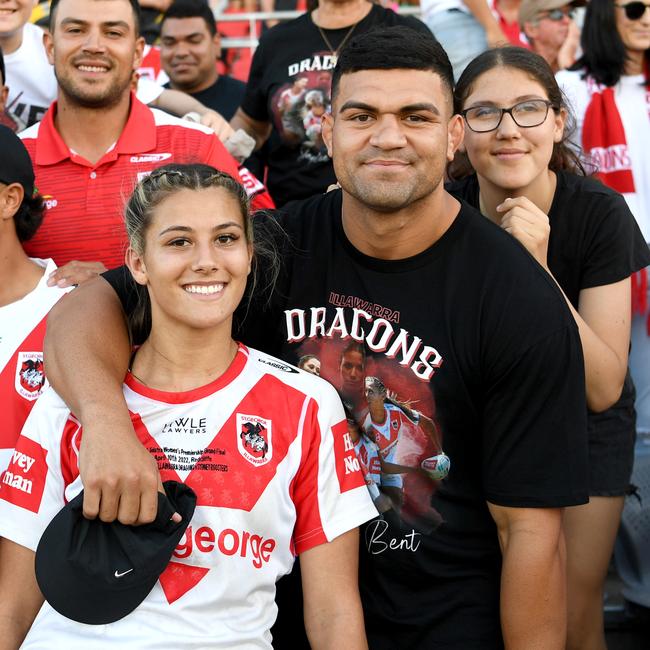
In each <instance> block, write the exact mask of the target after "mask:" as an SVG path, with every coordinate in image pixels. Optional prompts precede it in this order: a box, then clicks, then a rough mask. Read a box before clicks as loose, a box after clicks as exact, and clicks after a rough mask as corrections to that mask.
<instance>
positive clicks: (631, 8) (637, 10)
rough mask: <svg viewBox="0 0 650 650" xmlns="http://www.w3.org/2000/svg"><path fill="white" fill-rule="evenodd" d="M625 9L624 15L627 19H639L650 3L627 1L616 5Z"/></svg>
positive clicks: (649, 6)
mask: <svg viewBox="0 0 650 650" xmlns="http://www.w3.org/2000/svg"><path fill="white" fill-rule="evenodd" d="M616 6H617V7H619V8H620V9H623V11H625V16H626V18H627V19H628V20H639V18H641V16H643V14H644V13H645V10H646V9H648V8H650V4H646V3H645V2H628V3H627V4H624V5H616Z"/></svg>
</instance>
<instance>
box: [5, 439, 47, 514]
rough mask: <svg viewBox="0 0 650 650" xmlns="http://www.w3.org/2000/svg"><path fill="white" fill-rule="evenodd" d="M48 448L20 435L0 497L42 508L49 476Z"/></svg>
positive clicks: (33, 508) (30, 506)
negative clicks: (46, 481)
mask: <svg viewBox="0 0 650 650" xmlns="http://www.w3.org/2000/svg"><path fill="white" fill-rule="evenodd" d="M46 458H47V450H46V449H43V447H41V446H40V445H39V444H38V443H37V442H35V441H34V440H30V439H29V438H26V437H24V436H21V437H20V438H18V442H17V444H16V449H15V450H14V452H13V454H12V456H11V462H10V463H9V467H8V468H7V470H6V471H5V472H4V474H3V475H2V477H1V479H0V498H1V499H4V500H5V501H8V502H9V503H13V504H14V505H16V506H19V507H20V508H25V509H26V510H31V511H32V512H38V510H39V508H40V506H41V499H42V497H43V490H44V488H45V480H46V478H47V461H46Z"/></svg>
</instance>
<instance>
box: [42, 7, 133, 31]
mask: <svg viewBox="0 0 650 650" xmlns="http://www.w3.org/2000/svg"><path fill="white" fill-rule="evenodd" d="M59 2H60V0H52V2H51V4H50V20H49V23H48V29H49V30H50V32H53V31H54V22H55V20H56V15H55V14H56V10H57V7H58V6H59ZM129 4H130V5H131V9H133V17H134V19H135V34H136V36H139V34H140V3H139V2H138V0H129Z"/></svg>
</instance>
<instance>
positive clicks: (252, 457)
mask: <svg viewBox="0 0 650 650" xmlns="http://www.w3.org/2000/svg"><path fill="white" fill-rule="evenodd" d="M237 431H238V435H237V448H238V449H239V453H240V454H241V455H242V456H243V457H244V458H245V459H246V460H247V461H248V462H249V463H251V465H255V466H256V467H259V466H260V465H266V463H268V462H269V461H270V460H271V458H273V439H272V437H271V420H266V419H264V418H261V417H259V416H257V415H243V414H242V413H237Z"/></svg>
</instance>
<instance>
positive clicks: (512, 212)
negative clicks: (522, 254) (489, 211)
mask: <svg viewBox="0 0 650 650" xmlns="http://www.w3.org/2000/svg"><path fill="white" fill-rule="evenodd" d="M497 212H500V213H503V217H502V218H501V227H502V228H503V229H504V230H505V231H506V232H509V233H510V234H511V235H512V236H513V237H514V238H515V239H516V240H517V241H519V243H520V244H522V245H523V246H524V247H525V248H526V250H527V251H528V252H529V253H530V254H531V255H532V256H533V257H534V258H535V259H536V260H537V261H538V262H539V264H540V265H541V266H542V267H543V268H544V269H546V271H548V272H549V273H550V271H549V270H548V265H547V257H548V238H549V236H550V234H551V227H550V225H549V222H548V215H546V214H545V213H544V212H542V211H541V210H540V209H539V208H538V207H537V206H536V205H535V204H534V203H533V202H532V201H531V200H529V199H527V198H526V197H525V196H518V197H517V198H514V199H506V200H505V201H504V202H503V203H501V204H500V205H498V206H497Z"/></svg>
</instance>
